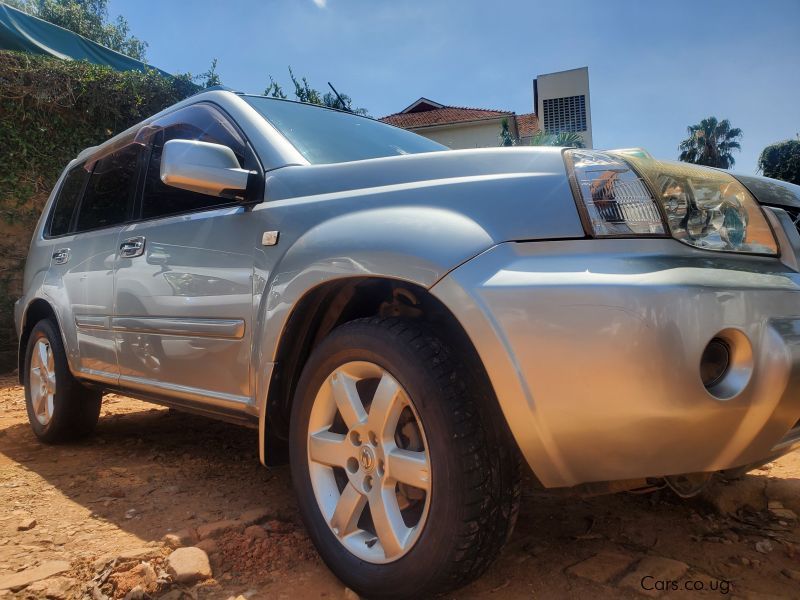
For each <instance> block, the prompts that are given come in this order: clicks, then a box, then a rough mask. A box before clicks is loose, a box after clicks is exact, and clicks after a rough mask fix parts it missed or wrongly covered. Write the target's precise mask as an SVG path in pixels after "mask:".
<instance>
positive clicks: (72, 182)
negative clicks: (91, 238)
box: [48, 165, 89, 237]
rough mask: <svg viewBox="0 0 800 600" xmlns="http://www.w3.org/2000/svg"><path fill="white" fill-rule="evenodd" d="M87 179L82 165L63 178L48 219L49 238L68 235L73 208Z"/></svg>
mask: <svg viewBox="0 0 800 600" xmlns="http://www.w3.org/2000/svg"><path fill="white" fill-rule="evenodd" d="M88 178H89V173H88V172H87V171H86V169H85V168H84V166H83V165H78V166H77V167H73V168H72V169H70V170H69V172H68V173H67V174H66V176H65V177H64V181H63V182H62V184H61V188H60V189H59V190H58V196H56V200H55V203H54V205H53V212H52V216H51V217H50V229H49V232H48V233H49V235H50V236H53V237H54V236H58V235H64V234H67V233H69V228H70V223H71V222H72V215H73V214H74V213H75V207H76V206H77V205H78V202H79V201H80V199H81V194H82V193H83V186H84V185H85V184H86V180H87V179H88Z"/></svg>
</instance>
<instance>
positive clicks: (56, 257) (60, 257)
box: [53, 248, 72, 265]
mask: <svg viewBox="0 0 800 600" xmlns="http://www.w3.org/2000/svg"><path fill="white" fill-rule="evenodd" d="M71 256H72V253H71V252H70V250H69V248H60V249H58V250H56V251H55V252H53V263H54V264H56V265H64V264H66V263H67V262H69V259H70V257H71Z"/></svg>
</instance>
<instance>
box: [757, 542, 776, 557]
mask: <svg viewBox="0 0 800 600" xmlns="http://www.w3.org/2000/svg"><path fill="white" fill-rule="evenodd" d="M772 549H773V548H772V542H770V541H769V540H761V541H759V542H756V550H757V551H758V552H761V554H769V553H770V552H772Z"/></svg>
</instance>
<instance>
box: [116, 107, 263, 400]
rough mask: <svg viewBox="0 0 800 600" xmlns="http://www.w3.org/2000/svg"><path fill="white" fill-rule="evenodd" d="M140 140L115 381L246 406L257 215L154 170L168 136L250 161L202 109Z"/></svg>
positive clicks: (123, 259)
mask: <svg viewBox="0 0 800 600" xmlns="http://www.w3.org/2000/svg"><path fill="white" fill-rule="evenodd" d="M146 135H147V136H149V139H148V140H147V143H148V150H149V155H148V158H147V167H146V174H145V179H144V188H143V193H142V197H141V201H140V203H139V206H138V208H137V211H138V216H137V221H136V222H134V223H133V224H131V225H128V226H127V227H125V228H124V230H123V231H122V234H121V236H120V250H119V258H118V259H117V268H116V275H115V277H116V306H115V312H114V318H113V321H112V327H113V329H114V332H115V336H116V342H117V354H118V359H119V365H120V384H121V385H122V386H124V387H129V388H132V389H136V390H138V391H141V392H144V393H147V392H151V393H155V394H158V395H161V396H164V395H166V396H170V397H172V398H174V399H176V400H185V401H189V402H190V403H197V402H202V403H205V404H209V403H210V404H213V405H216V406H217V408H219V409H223V410H224V409H233V410H242V409H246V408H247V405H248V404H249V403H250V398H251V384H250V349H251V345H252V344H251V340H252V330H253V327H252V324H253V312H254V310H253V253H254V249H255V247H256V244H257V242H258V240H260V236H261V233H260V231H259V228H258V225H257V223H256V221H257V218H255V215H253V214H252V213H251V212H250V211H249V210H248V209H246V208H244V207H242V206H240V205H237V204H235V203H231V202H230V201H229V200H225V199H222V198H218V197H213V196H206V195H203V194H198V193H195V192H190V191H186V190H181V189H178V188H174V187H169V186H166V185H165V184H163V183H162V182H161V179H160V164H161V152H162V149H163V145H164V143H165V142H167V141H169V140H172V139H194V140H198V139H199V140H202V141H210V142H214V143H218V144H225V145H227V146H228V147H231V148H232V149H233V150H234V152H235V153H236V154H237V156H238V157H240V162H241V163H242V166H243V167H245V168H253V167H252V166H251V165H250V163H249V160H254V157H252V156H250V155H249V154H248V152H249V149H248V147H247V145H246V143H245V141H244V139H243V138H241V137H240V135H239V134H238V132H237V130H236V128H235V126H233V124H232V123H230V122H229V121H228V120H227V118H226V117H225V116H224V115H223V114H222V113H220V112H219V111H218V110H217V109H216V108H214V107H213V106H211V105H208V104H198V105H194V106H190V107H187V108H185V109H182V110H179V111H176V112H174V113H171V114H170V115H168V116H167V117H165V118H164V119H162V120H161V121H159V122H156V123H153V124H152V125H151V126H150V127H149V128H148V131H147V132H146Z"/></svg>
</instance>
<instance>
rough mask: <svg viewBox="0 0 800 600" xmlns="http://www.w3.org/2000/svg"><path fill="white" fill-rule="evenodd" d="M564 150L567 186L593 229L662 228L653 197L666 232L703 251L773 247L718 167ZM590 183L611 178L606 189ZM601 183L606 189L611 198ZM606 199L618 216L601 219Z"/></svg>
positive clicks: (758, 217)
mask: <svg viewBox="0 0 800 600" xmlns="http://www.w3.org/2000/svg"><path fill="white" fill-rule="evenodd" d="M566 154H567V157H566V160H567V164H568V165H569V166H570V171H571V175H572V177H573V186H574V187H576V188H577V189H578V190H579V192H580V195H581V200H582V201H583V205H584V206H585V207H586V212H587V213H588V216H589V220H590V221H591V224H592V228H593V231H594V234H595V235H596V236H613V235H636V234H639V235H641V234H651V235H652V234H656V235H657V234H663V233H664V227H663V224H662V220H661V216H660V213H659V211H658V209H657V208H656V206H657V205H656V201H657V202H658V203H659V204H660V206H661V208H662V210H663V212H664V214H665V216H666V219H667V224H668V225H669V231H670V233H671V234H672V236H673V237H674V238H675V239H677V240H679V241H681V242H684V243H686V244H689V245H691V246H695V247H697V248H704V249H707V250H723V251H728V252H748V253H756V254H771V255H776V254H777V253H778V246H777V243H776V242H775V236H774V235H773V233H772V230H771V229H770V227H769V224H768V223H767V220H766V218H765V217H764V214H763V213H762V212H761V208H760V207H759V206H758V203H757V202H756V201H755V199H754V198H753V196H752V195H751V194H750V192H748V191H747V189H746V188H745V187H744V186H743V185H742V184H741V183H739V182H738V181H737V180H736V179H735V178H734V177H732V176H731V175H729V174H727V173H725V172H723V171H718V170H715V169H709V168H705V167H699V166H696V165H690V164H686V163H670V162H663V161H658V160H655V159H653V158H651V157H650V156H649V155H642V154H637V153H632V152H626V151H622V152H620V153H616V152H608V153H606V152H594V151H586V150H568V151H566ZM642 177H643V178H644V179H642ZM598 182H613V184H612V185H611V187H610V188H608V186H607V185H599V184H598ZM645 182H647V184H649V189H648V185H646V184H645ZM604 188H608V189H610V190H611V194H610V196H611V197H609V193H608V191H606V189H604ZM651 189H652V190H653V191H654V192H655V194H656V198H655V199H653V196H652V193H651V192H650V190H651ZM609 202H611V203H612V205H616V206H617V207H619V208H617V209H615V210H616V213H619V215H620V216H622V217H623V219H621V220H619V219H618V220H616V221H614V220H612V221H609V219H608V217H609V216H614V215H611V213H609V209H608V208H607V206H608V203H609ZM648 202H649V204H648ZM634 207H635V210H632V209H633V208H634ZM611 212H612V213H613V212H614V211H613V210H612V211H611ZM616 213H615V214H616ZM629 217H633V218H629ZM656 220H657V221H658V225H660V227H661V228H660V229H659V228H658V227H657V226H656V222H655V221H656Z"/></svg>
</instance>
